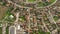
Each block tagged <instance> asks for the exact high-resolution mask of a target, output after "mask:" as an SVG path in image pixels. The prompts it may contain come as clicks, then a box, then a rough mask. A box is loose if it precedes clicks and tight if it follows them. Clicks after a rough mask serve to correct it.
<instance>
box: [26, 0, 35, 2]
mask: <svg viewBox="0 0 60 34" xmlns="http://www.w3.org/2000/svg"><path fill="white" fill-rule="evenodd" d="M26 1H28V2H34V1H36V0H26Z"/></svg>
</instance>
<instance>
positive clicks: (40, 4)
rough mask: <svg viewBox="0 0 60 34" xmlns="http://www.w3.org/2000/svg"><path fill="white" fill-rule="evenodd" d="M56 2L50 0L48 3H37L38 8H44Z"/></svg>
mask: <svg viewBox="0 0 60 34" xmlns="http://www.w3.org/2000/svg"><path fill="white" fill-rule="evenodd" d="M55 1H56V0H50V1H49V2H48V1H45V2H39V3H38V7H44V6H48V5H51V4H52V3H53V2H55Z"/></svg>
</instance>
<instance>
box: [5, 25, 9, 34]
mask: <svg viewBox="0 0 60 34" xmlns="http://www.w3.org/2000/svg"><path fill="white" fill-rule="evenodd" d="M6 34H9V26H7V27H6Z"/></svg>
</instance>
